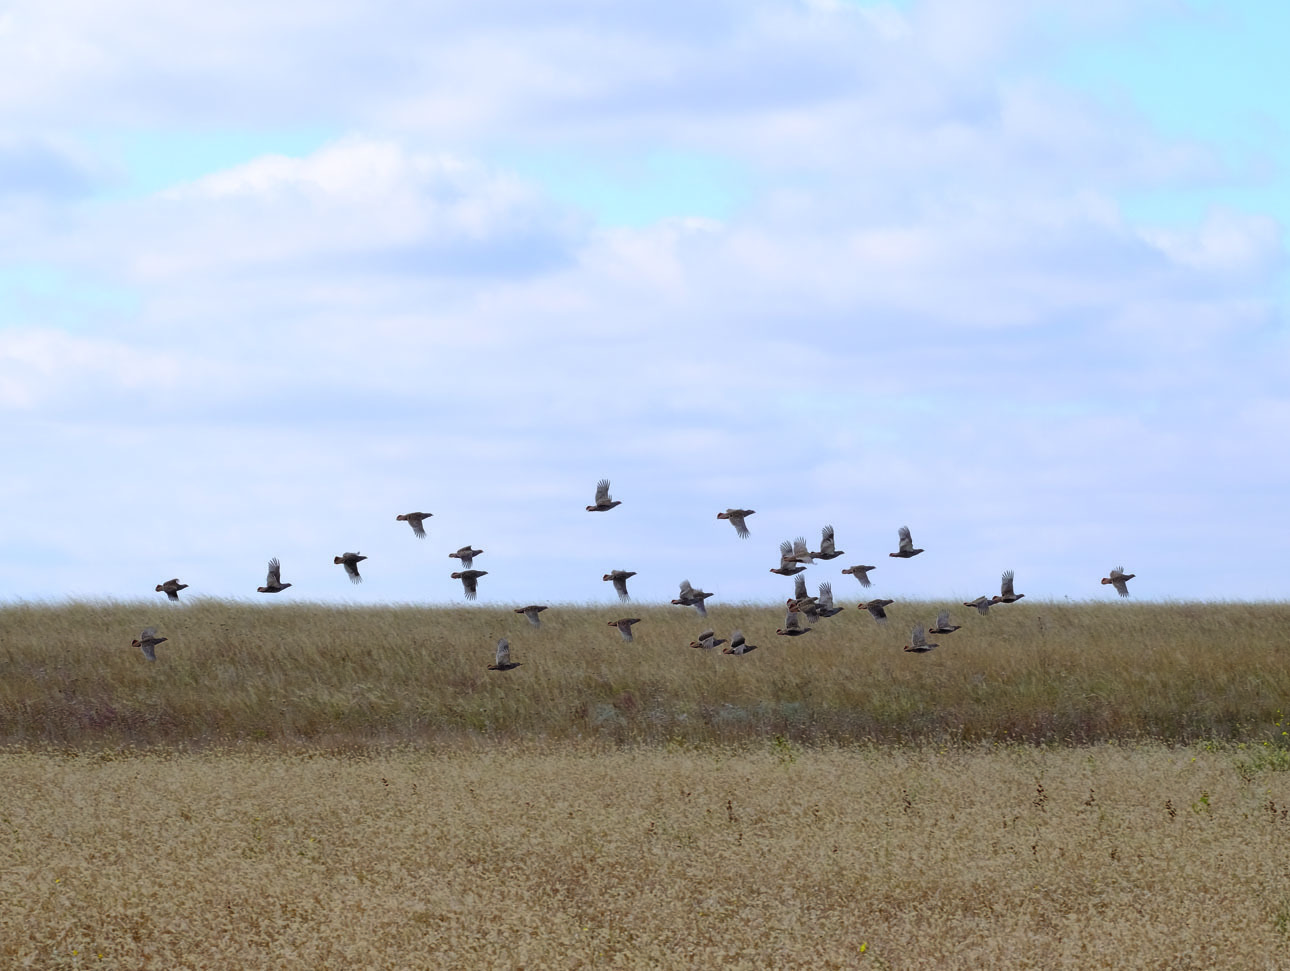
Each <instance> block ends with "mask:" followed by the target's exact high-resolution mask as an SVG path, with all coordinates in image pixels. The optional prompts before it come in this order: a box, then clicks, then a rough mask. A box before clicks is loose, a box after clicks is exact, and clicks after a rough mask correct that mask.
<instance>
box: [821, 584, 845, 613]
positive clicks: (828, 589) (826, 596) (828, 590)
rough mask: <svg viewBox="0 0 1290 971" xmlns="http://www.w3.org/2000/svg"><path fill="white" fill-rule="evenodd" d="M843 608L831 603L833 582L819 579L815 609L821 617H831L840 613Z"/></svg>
mask: <svg viewBox="0 0 1290 971" xmlns="http://www.w3.org/2000/svg"><path fill="white" fill-rule="evenodd" d="M843 609H844V608H842V607H835V606H834V605H833V584H831V583H830V582H829V581H828V580H822V581H820V595H819V597H817V598H816V605H815V610H816V612H817V613H818V614H819V615H820V616H821V617H832V616H834V615H835V614H840V613H842V611H843Z"/></svg>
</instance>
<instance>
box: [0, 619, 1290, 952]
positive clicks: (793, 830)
mask: <svg viewBox="0 0 1290 971" xmlns="http://www.w3.org/2000/svg"><path fill="white" fill-rule="evenodd" d="M936 606H937V605H934V604H896V605H893V606H892V608H890V613H891V618H892V619H891V623H890V624H889V625H887V626H886V627H880V626H878V625H877V624H876V623H874V621H873V620H872V619H871V618H870V617H868V615H866V614H857V612H856V611H855V609H854V603H852V604H851V607H850V609H848V610H847V611H846V612H844V613H843V614H842V615H840V616H839V617H835V618H833V619H831V620H827V621H824V622H822V623H821V625H820V627H819V628H818V629H817V630H815V631H813V632H812V633H810V634H808V635H806V636H804V637H798V638H793V639H789V638H782V637H776V636H775V634H774V633H773V631H774V629H775V627H776V626H778V625H779V624H780V623H781V621H782V613H781V612H780V610H778V609H776V608H773V607H759V606H751V605H748V606H721V607H714V608H712V610H711V615H712V616H711V618H710V620H711V626H713V627H715V628H716V629H717V630H718V633H719V634H720V635H721V636H723V637H724V636H728V635H729V633H730V630H731V629H732V628H734V627H741V628H742V629H743V630H744V632H745V633H746V634H747V635H748V639H749V641H750V642H751V643H755V644H758V645H759V649H758V650H757V651H755V652H753V653H752V654H749V655H747V656H745V657H729V656H724V655H721V654H720V653H712V652H704V651H698V650H692V649H691V648H689V647H688V646H687V645H688V644H689V642H690V641H691V640H692V639H694V637H695V636H696V635H697V634H698V633H699V631H700V629H702V628H703V627H704V626H708V625H705V624H704V623H703V621H702V619H701V618H699V617H697V615H696V614H695V613H694V612H693V611H692V610H690V609H682V608H659V607H650V608H639V607H631V608H627V609H624V608H622V607H618V606H617V605H615V606H610V607H608V608H605V607H585V606H583V607H573V606H566V607H552V609H550V610H548V611H547V612H546V613H545V614H544V615H543V618H544V622H543V627H542V629H541V630H534V629H532V628H530V627H529V626H528V624H527V622H526V621H525V620H524V619H523V618H522V617H519V616H517V615H515V614H514V613H512V612H511V611H510V610H508V609H504V608H498V607H486V606H472V607H463V608H460V609H445V608H433V609H431V608H419V607H389V608H361V609H359V608H355V609H339V608H324V607H319V606H316V605H300V604H295V605H293V604H284V603H275V604H272V605H264V604H254V605H252V604H239V603H223V602H214V601H205V602H202V601H198V602H194V603H191V604H185V605H183V606H180V607H173V608H172V607H170V606H168V605H166V604H164V603H161V604H158V603H151V602H150V603H120V604H114V603H107V604H63V605H16V606H10V607H4V608H0V780H3V782H4V789H3V794H2V795H0V827H3V833H4V838H3V839H2V840H0V966H5V967H10V966H12V967H34V968H105V969H112V968H120V969H137V968H158V969H161V968H165V969H176V968H212V969H214V968H229V967H241V968H251V967H272V968H275V969H280V968H287V969H290V968H301V969H305V968H308V969H314V968H345V969H350V968H390V969H402V968H420V967H425V968H464V967H470V968H539V967H558V968H692V967H722V968H755V969H758V971H762V969H766V968H812V969H819V968H867V967H872V968H892V969H905V968H908V969H922V968H928V969H932V968H935V969H959V968H962V969H973V971H976V969H980V968H1037V969H1038V968H1043V969H1052V968H1080V969H1086V968H1099V967H1106V968H1160V969H1170V971H1173V969H1186V968H1197V969H1200V968H1206V969H1211V968H1232V969H1241V971H1248V969H1251V968H1284V967H1290V868H1288V867H1287V864H1286V862H1285V861H1286V859H1287V858H1288V854H1287V850H1288V849H1290V734H1288V732H1290V729H1288V728H1287V727H1286V726H1285V725H1284V719H1283V716H1282V706H1283V705H1284V704H1285V702H1286V699H1287V698H1290V662H1288V661H1287V651H1286V648H1285V644H1286V636H1285V634H1284V631H1285V629H1286V627H1287V624H1288V623H1290V606H1287V605H1284V604H1189V605H1173V606H1169V605H1159V604H1155V605H1152V604H1134V603H1097V604H1091V603H1090V604H1065V603H1063V604H1049V603H1030V602H1026V603H1024V604H1016V605H1013V606H1010V607H1006V608H996V609H995V610H994V611H992V613H991V615H990V616H989V617H979V616H977V615H976V614H975V613H973V612H970V611H967V610H963V609H960V610H957V611H955V620H956V621H957V622H958V623H961V624H962V625H963V629H962V630H959V631H957V632H956V633H954V634H950V635H941V636H939V637H937V638H933V639H934V640H939V641H940V643H941V645H942V646H941V647H940V648H938V649H937V650H935V651H933V652H931V653H930V654H926V655H913V654H907V653H905V652H904V651H903V650H902V649H901V648H902V646H903V645H904V644H905V643H907V642H908V641H907V637H908V633H909V628H910V627H911V626H913V625H914V624H915V623H923V624H926V623H928V622H929V621H931V620H932V619H933V618H934V617H935V611H936ZM624 614H629V615H631V616H637V617H641V618H643V621H642V623H641V624H639V625H637V627H636V631H637V636H636V640H635V642H634V643H632V644H625V643H623V642H622V641H621V640H620V639H619V637H618V634H617V632H616V631H615V630H613V629H612V628H610V627H609V626H608V623H609V621H611V620H614V619H615V618H617V617H620V616H623V615H624ZM144 626H155V627H156V628H157V629H158V634H159V635H161V636H165V637H167V638H168V640H166V641H165V642H164V643H162V644H161V645H160V646H159V647H158V649H157V661H156V662H155V663H153V662H149V661H147V660H146V659H145V658H144V657H143V656H142V654H141V653H140V652H139V651H138V650H137V649H135V648H131V647H130V646H129V642H130V640H131V638H134V637H138V636H139V632H140V630H141V629H142V628H143V627H144ZM503 635H504V636H506V637H508V638H509V639H510V641H511V643H512V647H513V651H514V657H515V660H518V661H520V662H521V664H522V666H521V667H519V668H517V669H515V670H513V671H508V672H505V673H498V672H490V671H488V670H486V668H487V665H488V664H489V663H490V662H491V660H492V653H493V646H494V644H495V642H496V639H497V637H499V636H503Z"/></svg>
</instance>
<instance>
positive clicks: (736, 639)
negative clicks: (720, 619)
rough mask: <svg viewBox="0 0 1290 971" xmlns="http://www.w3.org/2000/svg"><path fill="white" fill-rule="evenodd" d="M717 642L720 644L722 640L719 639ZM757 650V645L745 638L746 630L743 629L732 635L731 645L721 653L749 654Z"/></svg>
mask: <svg viewBox="0 0 1290 971" xmlns="http://www.w3.org/2000/svg"><path fill="white" fill-rule="evenodd" d="M717 643H718V644H720V643H721V642H720V641H718V642H717ZM755 650H757V645H756V644H749V643H748V642H747V641H745V640H744V632H743V631H741V630H737V631H735V632H734V633H733V634H731V635H730V646H729V647H727V648H726V649H725V650H724V651H722V652H721V653H722V654H747V653H748V652H749V651H755Z"/></svg>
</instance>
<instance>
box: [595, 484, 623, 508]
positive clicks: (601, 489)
mask: <svg viewBox="0 0 1290 971" xmlns="http://www.w3.org/2000/svg"><path fill="white" fill-rule="evenodd" d="M621 505H622V503H621V502H619V501H618V500H617V499H611V498H609V480H608V479H601V480H600V481H599V482H597V483H596V504H595V505H594V506H588V507H587V512H606V511H607V510H610V509H613V508H614V506H621Z"/></svg>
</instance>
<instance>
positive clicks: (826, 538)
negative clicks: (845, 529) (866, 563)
mask: <svg viewBox="0 0 1290 971" xmlns="http://www.w3.org/2000/svg"><path fill="white" fill-rule="evenodd" d="M845 552H846V550H839V549H834V548H833V527H832V526H825V527H824V528H823V529H822V530H820V551H819V552H818V553H812V554H811V555H812V556H813V557H815V558H816V559H819V560H833V559H837V558H838V557H839V556H841V555H842V554H843V553H845Z"/></svg>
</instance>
